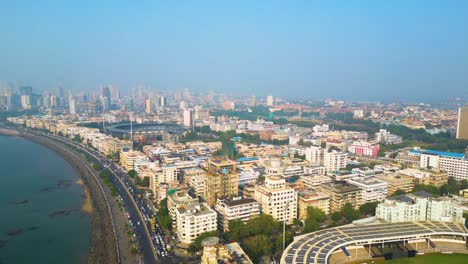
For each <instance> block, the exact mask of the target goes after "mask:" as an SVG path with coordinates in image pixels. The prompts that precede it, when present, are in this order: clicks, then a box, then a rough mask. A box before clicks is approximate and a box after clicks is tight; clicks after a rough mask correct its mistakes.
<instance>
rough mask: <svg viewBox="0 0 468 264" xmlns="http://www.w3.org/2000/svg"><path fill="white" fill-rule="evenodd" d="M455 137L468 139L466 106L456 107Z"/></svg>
mask: <svg viewBox="0 0 468 264" xmlns="http://www.w3.org/2000/svg"><path fill="white" fill-rule="evenodd" d="M457 139H468V106H466V107H462V108H459V109H458V122H457Z"/></svg>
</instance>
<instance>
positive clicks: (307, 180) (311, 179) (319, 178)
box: [301, 175, 332, 188]
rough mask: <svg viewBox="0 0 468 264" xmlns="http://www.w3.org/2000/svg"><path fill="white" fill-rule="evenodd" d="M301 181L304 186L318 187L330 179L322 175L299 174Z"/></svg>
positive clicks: (329, 181) (330, 180)
mask: <svg viewBox="0 0 468 264" xmlns="http://www.w3.org/2000/svg"><path fill="white" fill-rule="evenodd" d="M301 180H302V183H304V186H306V187H311V188H314V187H319V186H320V185H322V184H327V183H331V182H332V179H331V178H330V177H328V176H323V175H303V176H301Z"/></svg>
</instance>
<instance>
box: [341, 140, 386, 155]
mask: <svg viewBox="0 0 468 264" xmlns="http://www.w3.org/2000/svg"><path fill="white" fill-rule="evenodd" d="M348 151H349V152H350V153H353V154H356V155H361V156H372V157H377V155H378V154H379V144H372V143H370V142H367V141H355V142H353V143H352V144H350V145H349V146H348Z"/></svg>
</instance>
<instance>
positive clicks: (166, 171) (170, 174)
mask: <svg viewBox="0 0 468 264" xmlns="http://www.w3.org/2000/svg"><path fill="white" fill-rule="evenodd" d="M179 173H180V169H179V168H178V167H177V166H175V165H164V166H162V167H161V170H160V171H159V172H158V173H157V174H156V178H157V179H158V183H162V182H165V183H169V184H170V183H173V182H177V177H178V176H179Z"/></svg>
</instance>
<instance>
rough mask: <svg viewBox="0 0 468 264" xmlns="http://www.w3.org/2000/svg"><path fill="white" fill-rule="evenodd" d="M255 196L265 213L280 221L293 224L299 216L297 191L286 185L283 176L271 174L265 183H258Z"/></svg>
mask: <svg viewBox="0 0 468 264" xmlns="http://www.w3.org/2000/svg"><path fill="white" fill-rule="evenodd" d="M254 198H255V200H257V201H258V202H259V203H260V204H261V207H262V212H263V213H265V214H268V215H271V216H272V217H273V218H275V219H276V220H278V221H286V223H288V224H292V223H293V221H294V218H297V192H296V191H295V190H294V189H293V188H291V187H289V186H286V181H285V179H284V178H283V177H281V176H277V175H276V176H269V177H267V178H266V179H265V183H264V184H263V185H257V186H256V187H255V194H254Z"/></svg>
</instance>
